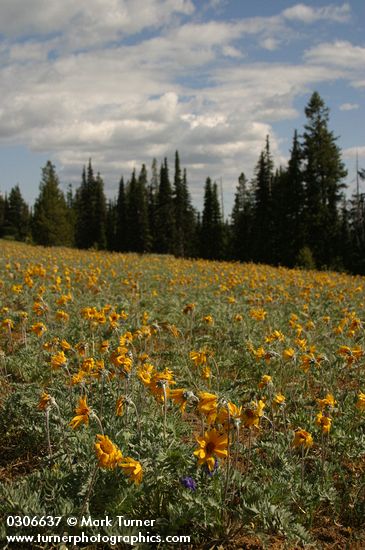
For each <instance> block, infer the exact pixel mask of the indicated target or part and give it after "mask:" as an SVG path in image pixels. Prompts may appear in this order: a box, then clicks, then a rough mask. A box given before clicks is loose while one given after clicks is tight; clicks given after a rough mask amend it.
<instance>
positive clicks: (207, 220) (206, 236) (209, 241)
mask: <svg viewBox="0 0 365 550" xmlns="http://www.w3.org/2000/svg"><path fill="white" fill-rule="evenodd" d="M223 248H224V247H223V223H222V216H221V210H220V205H219V199H218V186H217V184H216V183H213V184H212V181H211V179H210V178H209V177H208V178H207V179H206V182H205V187H204V208H203V215H202V222H201V230H200V256H201V257H202V258H207V259H210V260H219V259H222V258H223V255H224V249H223Z"/></svg>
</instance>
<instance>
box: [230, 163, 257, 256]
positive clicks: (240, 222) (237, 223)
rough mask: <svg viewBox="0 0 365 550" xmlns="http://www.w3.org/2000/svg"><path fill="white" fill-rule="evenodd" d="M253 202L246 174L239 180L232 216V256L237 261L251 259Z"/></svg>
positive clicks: (241, 175) (242, 174)
mask: <svg viewBox="0 0 365 550" xmlns="http://www.w3.org/2000/svg"><path fill="white" fill-rule="evenodd" d="M252 214H253V200H252V194H251V193H250V190H249V188H248V182H247V179H246V176H245V174H244V173H243V172H242V173H241V174H240V176H239V178H238V185H237V188H236V193H235V197H234V203H233V208H232V214H231V219H232V223H231V256H232V257H233V258H234V259H235V260H240V261H248V260H250V259H251V254H252V250H251V231H252Z"/></svg>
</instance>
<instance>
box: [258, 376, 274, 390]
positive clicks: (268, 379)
mask: <svg viewBox="0 0 365 550" xmlns="http://www.w3.org/2000/svg"><path fill="white" fill-rule="evenodd" d="M269 384H271V385H272V378H271V376H269V375H268V374H264V376H263V377H262V378H261V381H260V382H259V388H260V390H262V389H263V388H266V386H268V385H269Z"/></svg>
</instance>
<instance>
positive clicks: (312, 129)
mask: <svg viewBox="0 0 365 550" xmlns="http://www.w3.org/2000/svg"><path fill="white" fill-rule="evenodd" d="M305 115H306V117H307V120H308V122H307V124H306V125H305V132H304V134H303V146H302V147H303V159H304V174H303V175H304V183H305V191H306V230H307V244H308V245H309V246H310V248H311V250H312V252H313V254H314V257H315V260H316V262H317V264H318V265H319V266H331V265H333V264H334V262H335V258H336V256H337V255H338V245H339V233H340V223H339V212H338V205H339V202H340V200H341V197H342V189H343V188H344V187H345V185H344V184H343V183H342V180H343V178H344V177H345V176H346V174H347V172H346V170H345V167H344V164H343V162H342V160H341V152H340V149H339V147H338V146H337V144H336V139H337V138H335V137H334V135H333V133H332V132H330V131H329V129H328V121H329V109H328V108H327V107H326V106H325V104H324V101H323V99H322V98H321V97H320V95H319V94H318V92H314V93H313V94H312V97H311V98H310V100H309V103H308V105H307V107H306V108H305Z"/></svg>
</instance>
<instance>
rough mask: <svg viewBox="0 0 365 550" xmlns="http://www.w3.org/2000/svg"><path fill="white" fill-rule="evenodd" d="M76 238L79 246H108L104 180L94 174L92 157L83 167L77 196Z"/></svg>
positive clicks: (101, 247)
mask: <svg viewBox="0 0 365 550" xmlns="http://www.w3.org/2000/svg"><path fill="white" fill-rule="evenodd" d="M75 211H76V224H75V225H76V230H75V235H76V237H75V240H76V245H77V246H78V247H79V248H91V247H94V248H98V249H103V248H105V247H106V199H105V195H104V184H103V180H102V178H101V176H100V174H99V173H98V174H97V176H96V177H95V176H94V170H93V167H92V164H91V159H90V160H89V164H88V167H87V170H86V169H85V167H84V169H83V172H82V180H81V185H80V187H79V188H78V190H77V191H76V197H75Z"/></svg>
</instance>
